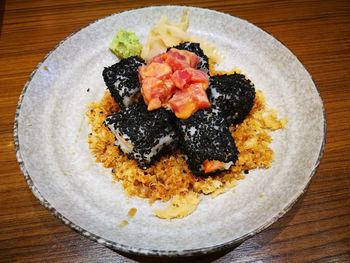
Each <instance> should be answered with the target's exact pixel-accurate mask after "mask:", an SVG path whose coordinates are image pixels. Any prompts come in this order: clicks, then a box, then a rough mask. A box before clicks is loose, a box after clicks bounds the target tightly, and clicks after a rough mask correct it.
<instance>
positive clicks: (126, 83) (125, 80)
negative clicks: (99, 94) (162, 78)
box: [102, 56, 145, 108]
mask: <svg viewBox="0 0 350 263" xmlns="http://www.w3.org/2000/svg"><path fill="white" fill-rule="evenodd" d="M143 65H145V62H144V60H143V59H141V58H139V57H136V56H135V57H129V58H124V59H122V60H120V61H119V62H118V63H116V64H114V65H112V66H110V67H107V68H104V70H103V73H102V75H103V79H104V81H105V83H106V85H107V87H108V89H109V91H110V92H111V94H112V96H113V98H114V99H115V101H116V102H117V103H118V104H119V106H120V107H121V108H124V107H127V106H130V105H132V104H133V103H135V102H137V101H138V99H139V97H140V81H139V77H138V68H139V66H143Z"/></svg>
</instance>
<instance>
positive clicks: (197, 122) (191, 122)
mask: <svg viewBox="0 0 350 263" xmlns="http://www.w3.org/2000/svg"><path fill="white" fill-rule="evenodd" d="M176 125H177V129H178V130H179V134H180V135H181V139H182V140H181V141H182V143H181V147H182V150H183V152H184V154H185V156H186V162H187V164H188V166H189V168H190V169H191V171H192V173H193V174H195V175H198V176H208V175H214V174H218V173H220V172H221V171H222V170H227V169H229V168H230V167H231V166H232V165H234V164H235V162H236V160H237V158H238V157H237V156H238V150H237V148H236V145H235V142H234V140H233V138H232V136H231V133H230V130H229V128H228V126H227V123H226V121H225V119H224V118H223V117H222V115H221V113H220V111H219V110H218V109H216V108H215V107H214V108H213V107H212V108H209V109H205V110H200V111H197V112H196V113H195V114H193V115H192V116H191V117H190V118H188V119H185V120H181V119H177V121H176Z"/></svg>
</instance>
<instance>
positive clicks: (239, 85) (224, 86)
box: [208, 73, 255, 124]
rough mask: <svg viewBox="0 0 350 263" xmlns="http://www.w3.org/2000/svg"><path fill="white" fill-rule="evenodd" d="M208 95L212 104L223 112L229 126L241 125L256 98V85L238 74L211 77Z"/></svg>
mask: <svg viewBox="0 0 350 263" xmlns="http://www.w3.org/2000/svg"><path fill="white" fill-rule="evenodd" d="M208 93H209V99H210V101H211V102H212V104H213V105H216V106H217V107H218V108H219V109H220V110H221V111H222V113H223V114H224V116H225V118H226V121H227V122H228V123H229V124H238V123H241V122H242V121H243V120H244V119H245V117H246V116H247V115H248V113H249V112H250V110H251V108H252V107H253V103H254V98H255V88H254V84H253V83H252V82H251V81H250V80H249V79H247V78H246V77H245V76H244V75H242V74H238V73H234V74H230V75H217V76H212V77H210V79H209V88H208Z"/></svg>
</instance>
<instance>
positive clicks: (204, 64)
mask: <svg viewBox="0 0 350 263" xmlns="http://www.w3.org/2000/svg"><path fill="white" fill-rule="evenodd" d="M174 48H177V49H181V50H187V51H190V52H193V53H195V54H196V55H197V56H198V57H199V59H200V61H199V63H198V66H197V69H200V70H202V71H204V72H207V73H208V71H209V63H208V57H207V56H206V55H205V54H204V52H203V50H202V49H201V48H200V45H199V44H198V43H191V42H183V43H181V44H179V45H177V46H175V47H174Z"/></svg>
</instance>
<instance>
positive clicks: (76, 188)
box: [15, 6, 325, 256]
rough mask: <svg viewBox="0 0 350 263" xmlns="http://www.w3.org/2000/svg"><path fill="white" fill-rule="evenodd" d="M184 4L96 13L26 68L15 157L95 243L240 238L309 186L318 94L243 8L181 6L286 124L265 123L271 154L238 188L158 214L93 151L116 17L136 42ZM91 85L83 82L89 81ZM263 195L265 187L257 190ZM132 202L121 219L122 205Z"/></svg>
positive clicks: (185, 246) (148, 249)
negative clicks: (236, 12)
mask: <svg viewBox="0 0 350 263" xmlns="http://www.w3.org/2000/svg"><path fill="white" fill-rule="evenodd" d="M183 9H184V7H179V6H163V7H149V8H143V9H136V10H131V11H127V12H123V13H119V14H114V15H112V16H109V17H106V18H104V19H101V20H98V21H96V22H94V23H92V24H90V25H88V26H86V27H85V28H83V29H81V30H80V31H79V32H77V33H75V34H73V35H71V36H69V37H68V38H67V39H65V40H64V41H63V42H61V43H60V44H59V45H58V46H57V47H56V48H55V49H54V50H53V51H52V52H51V53H49V54H48V56H47V57H46V58H45V60H44V61H43V62H42V63H40V64H39V65H38V67H37V69H36V70H35V71H34V72H33V73H32V75H31V76H30V79H29V81H28V82H27V84H26V85H25V87H24V90H23V92H22V95H21V97H20V100H19V103H18V108H17V112H16V119H15V144H16V147H17V158H18V161H19V163H20V166H21V169H22V171H23V173H24V176H25V178H26V180H27V183H28V185H29V187H30V188H31V190H32V191H33V193H34V195H35V196H36V197H37V198H38V199H39V200H40V202H41V203H42V204H43V205H44V206H45V207H47V208H48V209H49V210H50V211H51V212H52V213H53V214H54V215H56V216H57V217H58V218H60V219H61V220H62V221H63V222H64V223H65V224H68V225H69V226H70V227H72V228H73V229H75V230H77V231H79V232H80V233H81V234H82V235H84V236H86V237H89V238H90V239H92V240H95V241H97V242H98V243H101V244H104V245H106V246H107V247H110V248H113V249H117V250H119V251H124V252H131V253H138V254H146V255H167V256H176V255H194V254H203V253H208V252H213V251H216V250H219V249H223V248H227V247H230V246H233V245H236V244H238V243H239V242H242V241H243V240H245V239H247V238H248V237H251V236H253V235H254V234H256V233H258V232H259V231H261V230H262V229H264V228H266V227H267V226H269V225H270V224H272V223H273V222H274V221H276V220H277V219H278V218H279V217H281V216H282V215H283V214H284V213H285V212H286V211H287V210H288V209H289V208H290V207H291V205H293V203H295V201H296V200H297V198H298V197H299V196H300V195H301V194H302V193H303V192H304V191H305V189H306V187H307V185H308V183H309V182H310V179H311V177H312V176H313V174H314V173H315V170H316V168H317V166H318V164H319V161H320V157H321V154H322V150H323V144H324V138H325V118H324V111H323V104H322V100H321V98H320V96H319V93H318V91H317V88H316V87H315V84H314V83H313V81H312V79H311V77H310V75H309V73H308V72H307V71H306V70H305V68H304V67H303V65H302V64H301V63H300V61H299V60H298V59H297V58H296V57H295V56H294V55H293V54H292V53H291V52H290V51H289V50H288V49H287V48H286V47H285V46H283V45H282V44H281V43H280V42H278V41H277V40H276V39H275V38H273V37H272V36H271V35H269V34H267V33H266V32H264V31H262V30H261V29H259V28H258V27H256V26H254V25H252V24H250V23H249V22H247V21H244V20H242V19H239V18H236V17H233V16H230V15H227V14H223V13H219V12H216V11H212V10H207V9H199V8H192V7H189V8H188V9H189V21H190V26H189V32H191V33H193V34H195V35H197V36H200V37H202V38H204V39H207V40H209V41H212V42H213V43H214V44H215V45H216V47H217V49H218V50H219V51H220V52H221V54H223V56H224V59H223V61H222V63H221V64H220V67H219V68H220V69H226V70H229V69H232V68H233V67H234V66H236V67H238V68H240V69H241V70H242V71H243V72H244V73H245V74H246V75H247V76H248V77H249V78H250V79H251V80H252V81H253V82H254V83H255V85H256V87H257V89H260V90H262V91H263V93H264V94H265V96H266V98H267V103H268V105H269V106H270V107H272V108H276V109H278V113H279V116H281V117H283V116H285V115H287V116H288V119H289V122H288V125H287V127H286V129H284V130H279V131H277V132H274V133H273V143H272V148H273V150H274V152H275V161H274V162H273V165H272V167H271V168H270V169H268V170H255V171H253V172H251V173H249V175H248V176H247V177H246V179H244V180H241V181H239V183H238V185H237V187H235V188H233V189H232V190H230V191H229V192H227V193H225V194H222V195H220V196H218V197H216V198H214V199H212V198H211V197H206V196H204V197H203V198H202V202H201V203H200V204H199V206H198V209H197V210H195V211H194V213H192V214H191V215H190V216H188V217H186V218H183V219H180V220H179V219H177V220H170V221H169V220H161V219H158V218H157V217H155V216H154V215H153V213H152V209H151V207H150V205H149V204H148V200H144V199H140V198H128V197H127V196H126V195H125V193H124V192H123V189H122V187H121V186H120V184H118V183H112V177H111V171H110V170H109V169H105V168H102V166H101V165H100V164H97V163H96V162H95V161H94V158H93V156H92V154H91V153H90V151H89V148H88V144H87V135H88V133H89V126H88V124H87V120H86V117H85V112H86V110H87V104H88V103H89V102H91V101H94V100H96V99H98V98H100V97H101V96H102V94H103V93H104V91H105V85H104V82H103V78H102V75H101V73H102V70H103V67H104V66H109V65H112V64H113V63H115V62H116V57H115V56H114V55H113V54H112V53H111V52H110V51H109V50H108V44H109V42H110V41H111V39H112V37H113V35H114V33H115V32H116V31H117V30H118V29H119V28H120V27H123V28H125V29H127V30H130V31H134V32H135V33H136V35H137V36H139V38H140V40H141V41H142V42H143V43H144V41H145V39H146V36H147V34H148V31H149V29H150V27H151V26H153V25H154V24H155V23H156V22H157V21H158V20H159V18H160V16H161V15H163V14H165V15H167V16H168V17H169V18H170V19H174V20H179V19H180V17H181V14H182V11H183ZM88 89H89V92H87V90H88ZM262 196H263V197H262ZM132 207H136V208H137V209H138V212H137V214H136V216H135V217H134V218H133V219H132V220H130V222H129V225H128V226H126V227H118V224H119V222H121V221H122V220H124V219H127V213H128V211H129V209H130V208H132Z"/></svg>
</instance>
